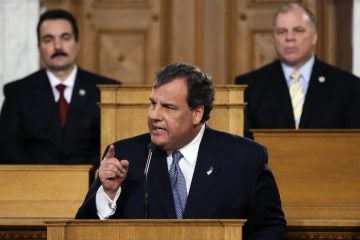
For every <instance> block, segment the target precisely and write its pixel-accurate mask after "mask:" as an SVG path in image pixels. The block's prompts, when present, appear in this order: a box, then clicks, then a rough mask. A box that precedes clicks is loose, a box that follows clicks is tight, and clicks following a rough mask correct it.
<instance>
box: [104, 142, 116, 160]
mask: <svg viewBox="0 0 360 240" xmlns="http://www.w3.org/2000/svg"><path fill="white" fill-rule="evenodd" d="M114 156H115V147H114V145H112V144H111V145H110V147H109V149H108V151H107V153H106V158H113V157H114Z"/></svg>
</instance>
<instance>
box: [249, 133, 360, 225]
mask: <svg viewBox="0 0 360 240" xmlns="http://www.w3.org/2000/svg"><path fill="white" fill-rule="evenodd" d="M252 131H253V133H254V138H255V140H256V141H258V142H259V143H261V144H263V145H265V146H266V147H267V149H268V152H269V164H270V167H271V168H272V170H273V172H274V175H275V178H276V181H277V184H278V187H279V190H280V194H281V200H282V206H283V209H284V211H285V216H286V218H287V219H343V220H344V219H360V184H359V182H360V174H359V173H360V130H309V129H307V130H274V129H273V130H260V129H257V130H252Z"/></svg>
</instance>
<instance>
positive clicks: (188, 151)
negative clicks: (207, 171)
mask: <svg viewBox="0 0 360 240" xmlns="http://www.w3.org/2000/svg"><path fill="white" fill-rule="evenodd" d="M204 132H205V124H203V125H202V126H201V129H200V131H199V133H198V134H197V135H196V137H195V138H194V139H193V140H192V141H191V142H190V143H189V144H187V145H185V146H184V147H182V148H180V149H178V150H179V151H180V152H181V154H182V155H183V156H184V159H185V161H186V162H188V163H189V164H190V165H191V166H194V165H195V163H196V159H197V156H198V153H199V148H200V143H201V139H202V137H203V135H204ZM171 153H172V152H168V154H169V155H171Z"/></svg>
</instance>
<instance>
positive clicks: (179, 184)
mask: <svg viewBox="0 0 360 240" xmlns="http://www.w3.org/2000/svg"><path fill="white" fill-rule="evenodd" d="M182 157H183V155H182V154H181V152H179V151H175V152H173V154H172V159H173V161H172V163H171V166H170V171H169V175H170V181H171V187H172V192H173V196H174V204H175V210H176V216H177V218H182V217H183V213H184V209H185V205H186V199H187V192H186V182H185V177H184V174H183V173H182V171H181V169H180V166H179V160H180V159H181V158H182Z"/></svg>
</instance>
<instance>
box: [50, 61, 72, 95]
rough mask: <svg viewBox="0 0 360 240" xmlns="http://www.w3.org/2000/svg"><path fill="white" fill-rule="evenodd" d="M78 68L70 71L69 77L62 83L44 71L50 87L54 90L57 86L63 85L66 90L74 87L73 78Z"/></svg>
mask: <svg viewBox="0 0 360 240" xmlns="http://www.w3.org/2000/svg"><path fill="white" fill-rule="evenodd" d="M77 70H78V67H77V66H75V67H74V69H73V70H72V71H71V73H70V75H69V76H68V77H67V78H66V79H65V80H63V81H61V80H60V79H59V78H58V77H56V76H55V75H54V74H53V73H52V72H51V71H49V70H46V74H47V76H48V78H49V80H50V84H51V87H53V88H55V87H56V86H57V85H58V84H63V85H65V86H66V87H68V88H71V89H72V88H73V87H74V85H75V77H76V73H77Z"/></svg>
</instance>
